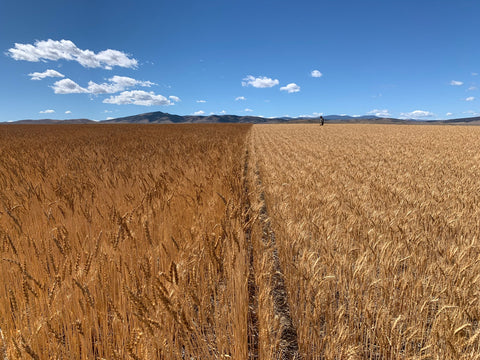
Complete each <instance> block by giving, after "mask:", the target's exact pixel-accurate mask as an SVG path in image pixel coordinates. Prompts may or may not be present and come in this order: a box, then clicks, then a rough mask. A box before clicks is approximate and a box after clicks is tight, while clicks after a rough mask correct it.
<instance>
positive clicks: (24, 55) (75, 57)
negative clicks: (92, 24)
mask: <svg viewBox="0 0 480 360" xmlns="http://www.w3.org/2000/svg"><path fill="white" fill-rule="evenodd" d="M6 55H8V56H10V57H11V58H13V59H15V60H25V61H32V62H38V61H46V60H52V61H57V60H70V61H76V62H78V63H79V64H80V65H82V66H83V67H87V68H98V67H102V68H104V69H108V70H111V69H112V67H113V66H120V67H125V68H136V67H137V65H138V61H137V60H136V59H134V58H131V57H129V55H128V54H126V53H124V52H122V51H118V50H112V49H107V50H104V51H100V52H98V53H95V52H93V51H91V50H82V49H79V48H78V47H77V46H76V45H75V44H74V43H73V42H72V41H70V40H60V41H57V40H52V39H48V40H41V41H38V40H37V41H35V44H33V45H32V44H19V43H15V47H13V48H11V49H8V51H7V52H6Z"/></svg>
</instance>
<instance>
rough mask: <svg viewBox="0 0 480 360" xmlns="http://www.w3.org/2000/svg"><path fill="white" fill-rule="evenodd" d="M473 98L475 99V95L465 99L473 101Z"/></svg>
mask: <svg viewBox="0 0 480 360" xmlns="http://www.w3.org/2000/svg"><path fill="white" fill-rule="evenodd" d="M473 100H475V97H474V96H469V97H467V98H466V99H465V101H473Z"/></svg>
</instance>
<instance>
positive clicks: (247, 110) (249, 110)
mask: <svg viewBox="0 0 480 360" xmlns="http://www.w3.org/2000/svg"><path fill="white" fill-rule="evenodd" d="M243 111H245V112H252V111H253V110H252V109H248V108H247V109H245V110H243Z"/></svg>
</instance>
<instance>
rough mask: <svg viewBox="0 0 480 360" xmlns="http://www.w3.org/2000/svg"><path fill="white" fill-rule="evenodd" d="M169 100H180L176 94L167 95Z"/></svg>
mask: <svg viewBox="0 0 480 360" xmlns="http://www.w3.org/2000/svg"><path fill="white" fill-rule="evenodd" d="M168 98H169V99H170V100H172V101H173V102H180V101H181V100H180V98H179V97H178V96H173V95H170V96H169V97H168Z"/></svg>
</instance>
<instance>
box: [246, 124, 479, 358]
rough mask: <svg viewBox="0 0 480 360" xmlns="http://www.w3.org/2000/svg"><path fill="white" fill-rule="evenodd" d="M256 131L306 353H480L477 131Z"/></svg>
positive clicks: (363, 127)
mask: <svg viewBox="0 0 480 360" xmlns="http://www.w3.org/2000/svg"><path fill="white" fill-rule="evenodd" d="M252 137H253V139H252V143H253V147H254V151H255V157H256V158H257V161H258V167H259V170H260V176H261V178H262V181H263V186H264V191H265V197H266V201H267V207H268V210H269V215H270V217H271V221H272V228H273V230H274V231H275V234H276V237H277V246H278V250H279V255H280V257H281V263H282V265H283V271H284V274H285V279H286V283H287V289H288V293H289V301H290V305H291V310H292V318H293V321H294V323H295V325H296V329H297V333H298V341H299V346H300V349H301V353H302V355H303V358H304V359H318V358H326V359H349V358H350V359H411V358H415V359H474V358H478V357H479V354H480V341H479V334H480V328H479V320H480V246H479V242H478V236H479V234H480V222H479V218H480V217H479V215H480V207H479V200H480V198H479V197H480V168H479V165H480V162H479V161H480V142H479V139H480V129H479V128H477V127H447V126H443V127H442V126H391V125H384V126H382V125H329V126H325V127H320V126H318V125H317V126H314V125H284V126H280V125H279V126H259V125H256V126H255V127H254V128H253V131H252Z"/></svg>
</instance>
